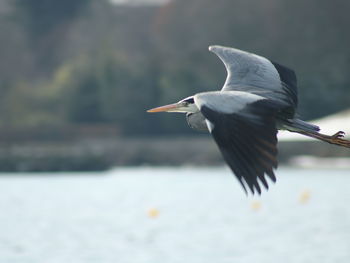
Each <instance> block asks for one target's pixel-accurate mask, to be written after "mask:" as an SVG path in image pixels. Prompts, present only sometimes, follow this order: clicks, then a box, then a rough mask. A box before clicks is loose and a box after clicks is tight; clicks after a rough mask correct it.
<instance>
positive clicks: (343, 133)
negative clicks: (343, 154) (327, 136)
mask: <svg viewBox="0 0 350 263" xmlns="http://www.w3.org/2000/svg"><path fill="white" fill-rule="evenodd" d="M344 136H345V132H343V131H338V132H336V133H335V134H333V135H332V136H331V138H332V140H336V139H341V138H344Z"/></svg>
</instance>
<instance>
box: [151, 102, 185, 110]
mask: <svg viewBox="0 0 350 263" xmlns="http://www.w3.org/2000/svg"><path fill="white" fill-rule="evenodd" d="M181 106H182V105H181V104H180V103H174V104H169V105H165V106H160V107H157V108H153V109H150V110H148V111H147V112H163V111H170V112H171V111H176V110H177V109H178V108H180V107H181Z"/></svg>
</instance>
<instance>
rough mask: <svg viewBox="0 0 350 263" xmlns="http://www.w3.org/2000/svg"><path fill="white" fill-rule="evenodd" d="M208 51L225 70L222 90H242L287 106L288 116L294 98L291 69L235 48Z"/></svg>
mask: <svg viewBox="0 0 350 263" xmlns="http://www.w3.org/2000/svg"><path fill="white" fill-rule="evenodd" d="M209 50H210V51H212V52H213V53H215V54H216V55H217V56H218V57H219V58H220V59H221V60H222V62H223V63H224V64H225V67H226V70H227V78H226V81H225V84H224V86H223V88H222V90H224V91H230V90H238V91H246V92H249V93H253V94H257V95H260V96H263V97H265V98H268V99H270V100H277V101H279V103H284V104H285V105H286V107H289V108H290V109H289V111H291V115H293V114H294V109H295V107H296V106H297V104H298V99H297V79H296V75H295V73H294V71H293V70H291V69H288V68H287V67H284V66H282V65H279V64H277V63H275V62H272V61H270V60H268V59H267V58H264V57H261V56H258V55H255V54H252V53H248V52H245V51H242V50H239V49H235V48H230V47H222V46H210V47H209ZM289 117H292V116H289Z"/></svg>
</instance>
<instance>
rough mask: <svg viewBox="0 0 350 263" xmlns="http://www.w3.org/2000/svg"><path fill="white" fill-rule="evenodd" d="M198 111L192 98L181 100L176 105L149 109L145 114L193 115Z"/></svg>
mask: <svg viewBox="0 0 350 263" xmlns="http://www.w3.org/2000/svg"><path fill="white" fill-rule="evenodd" d="M198 111H199V109H198V107H197V106H196V104H195V103H194V98H193V96H190V97H187V98H185V99H183V100H180V101H179V102H177V103H174V104H169V105H165V106H161V107H157V108H154V109H150V110H148V111H147V112H182V113H188V112H190V113H195V112H198Z"/></svg>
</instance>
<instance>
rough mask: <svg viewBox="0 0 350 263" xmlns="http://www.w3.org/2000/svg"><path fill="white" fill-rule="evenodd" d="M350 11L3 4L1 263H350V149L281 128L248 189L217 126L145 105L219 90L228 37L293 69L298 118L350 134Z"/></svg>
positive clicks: (183, 1)
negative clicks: (268, 169)
mask: <svg viewBox="0 0 350 263" xmlns="http://www.w3.org/2000/svg"><path fill="white" fill-rule="evenodd" d="M349 10H350V2H349V1H343V0H334V1H326V0H308V1H303V0H294V1H289V0H265V1H261V0H220V1H212V0H172V1H170V0H109V1H108V0H75V1H71V0H60V1H57V0H0V20H1V21H0V91H1V96H0V172H1V176H0V211H1V212H0V261H1V262H6V263H15V262H16V263H17V262H21V263H22V262H28V263H30V262H33V263H34V262H35V263H38V262H45V263H48V262H57V263H61V262H74V263H78V262H84V263H85V262H98V263H100V262H121V263H124V262H126V263H128V262H131V263H137V262H142V263H143V262H147V263H148V262H149V263H151V262H152V263H154V262H159V263H169V262H170V263H171V262H181V263H183V262H191V263H195V262H203V263H206V262H217V263H226V262H236V263H237V262H238V263H240V262H241V263H249V262H279V261H283V262H291V263H295V262H310V263H313V262H315V263H322V262H341V263H342V262H344V263H345V262H348V259H349V257H350V254H349V253H350V252H349V247H350V232H349V230H350V211H349V209H348V204H349V202H350V192H349V191H348V186H349V185H350V176H349V172H350V170H349V169H350V161H349V157H350V152H349V149H346V148H341V147H336V146H331V145H328V144H325V143H322V142H315V141H312V140H305V139H304V140H303V139H301V138H300V137H293V136H289V137H288V136H281V140H280V142H279V162H280V164H281V166H282V169H279V170H278V171H277V172H276V175H277V177H278V183H277V184H276V185H273V184H272V183H271V189H270V190H269V192H268V193H264V194H263V196H262V197H252V196H248V197H247V196H245V195H244V192H243V191H242V189H241V188H240V186H239V184H238V183H237V181H236V179H235V178H233V177H232V175H231V172H230V171H229V169H228V168H227V167H226V166H224V163H223V161H222V158H221V156H220V153H219V152H218V150H217V147H216V145H215V143H214V142H213V140H212V138H211V136H210V135H208V134H202V133H198V132H194V131H192V130H191V129H190V128H189V127H188V126H187V123H186V121H185V118H184V116H183V115H181V114H147V113H146V110H147V109H149V108H153V107H156V106H160V105H164V104H169V103H173V102H176V101H178V100H180V99H182V98H184V97H187V96H190V95H192V94H194V93H197V92H202V91H210V90H218V89H220V88H221V86H222V85H223V83H224V80H225V77H226V71H225V68H224V65H223V64H222V63H221V61H220V60H219V59H218V58H217V57H216V56H215V55H214V54H212V53H210V52H208V46H209V45H213V44H218V45H226V46H232V47H236V48H239V49H243V50H247V51H250V52H253V53H256V54H260V55H262V56H265V57H268V58H270V59H271V60H274V61H276V62H278V63H280V64H282V65H286V66H288V67H290V68H292V69H294V70H295V71H296V74H297V77H298V86H299V101H300V104H299V109H298V114H299V115H300V117H301V118H302V119H304V120H316V121H315V123H319V124H322V128H326V132H328V130H327V129H329V130H331V131H329V132H336V131H338V130H344V131H346V132H349V133H348V134H350V111H349V106H350V91H349V87H350V77H349V72H350V51H349V46H350V34H349V25H350V16H349ZM184 149H185V150H184ZM125 166H127V167H128V168H125ZM155 166H157V167H155ZM159 166H161V167H159ZM223 167H225V168H223Z"/></svg>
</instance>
